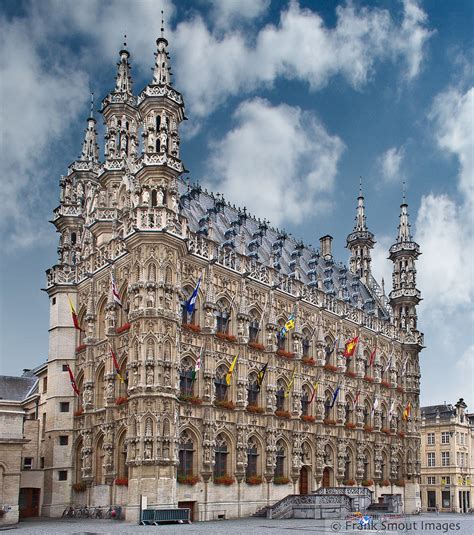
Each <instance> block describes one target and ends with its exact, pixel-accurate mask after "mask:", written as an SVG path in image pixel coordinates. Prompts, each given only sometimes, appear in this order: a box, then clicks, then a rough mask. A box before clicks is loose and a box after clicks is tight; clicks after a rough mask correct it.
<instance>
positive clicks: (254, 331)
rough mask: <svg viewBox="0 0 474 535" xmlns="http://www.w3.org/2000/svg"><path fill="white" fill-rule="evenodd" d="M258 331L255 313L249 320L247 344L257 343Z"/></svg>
mask: <svg viewBox="0 0 474 535" xmlns="http://www.w3.org/2000/svg"><path fill="white" fill-rule="evenodd" d="M259 330H260V329H259V321H258V318H257V315H256V313H255V315H251V320H250V323H249V342H253V343H256V342H258V333H259Z"/></svg>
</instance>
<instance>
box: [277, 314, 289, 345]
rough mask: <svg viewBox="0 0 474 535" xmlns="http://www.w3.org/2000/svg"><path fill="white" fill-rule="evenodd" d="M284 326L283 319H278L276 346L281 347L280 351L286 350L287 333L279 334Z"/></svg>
mask: <svg viewBox="0 0 474 535" xmlns="http://www.w3.org/2000/svg"><path fill="white" fill-rule="evenodd" d="M284 326H285V322H284V321H283V320H279V322H278V333H277V346H278V349H281V350H282V351H286V348H287V340H288V336H289V333H288V332H287V333H286V335H285V336H280V333H281V330H282V329H283V327H284Z"/></svg>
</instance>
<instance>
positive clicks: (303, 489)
mask: <svg viewBox="0 0 474 535" xmlns="http://www.w3.org/2000/svg"><path fill="white" fill-rule="evenodd" d="M308 475H309V470H308V467H307V466H302V467H301V470H300V494H308V493H309V488H308V487H309V485H308Z"/></svg>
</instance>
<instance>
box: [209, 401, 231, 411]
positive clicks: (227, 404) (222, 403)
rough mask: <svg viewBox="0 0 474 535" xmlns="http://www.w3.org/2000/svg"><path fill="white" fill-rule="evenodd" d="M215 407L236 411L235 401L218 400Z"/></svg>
mask: <svg viewBox="0 0 474 535" xmlns="http://www.w3.org/2000/svg"><path fill="white" fill-rule="evenodd" d="M214 405H215V406H216V407H220V408H221V409H228V410H230V411H233V410H234V409H235V403H234V402H233V401H227V400H226V399H221V400H219V399H216V401H215V402H214Z"/></svg>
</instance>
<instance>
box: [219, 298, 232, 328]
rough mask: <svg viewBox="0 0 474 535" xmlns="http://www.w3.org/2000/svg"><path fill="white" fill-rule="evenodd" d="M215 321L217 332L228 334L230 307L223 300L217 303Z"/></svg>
mask: <svg viewBox="0 0 474 535" xmlns="http://www.w3.org/2000/svg"><path fill="white" fill-rule="evenodd" d="M216 321H217V332H220V333H226V334H228V333H229V325H230V309H229V307H228V306H227V304H226V302H225V301H223V300H221V301H219V302H218V303H217V312H216Z"/></svg>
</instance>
